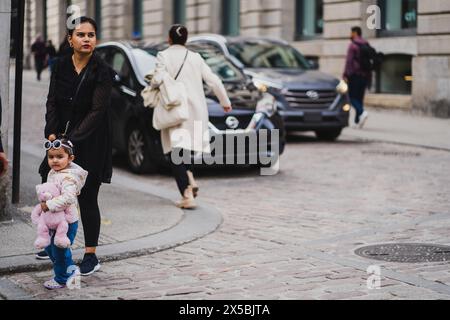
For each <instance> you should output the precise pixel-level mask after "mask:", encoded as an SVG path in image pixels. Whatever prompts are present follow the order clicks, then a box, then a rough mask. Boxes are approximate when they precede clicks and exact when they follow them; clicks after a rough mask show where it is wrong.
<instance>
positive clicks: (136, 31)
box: [132, 0, 142, 39]
mask: <svg viewBox="0 0 450 320" xmlns="http://www.w3.org/2000/svg"><path fill="white" fill-rule="evenodd" d="M132 37H133V39H142V0H133V34H132Z"/></svg>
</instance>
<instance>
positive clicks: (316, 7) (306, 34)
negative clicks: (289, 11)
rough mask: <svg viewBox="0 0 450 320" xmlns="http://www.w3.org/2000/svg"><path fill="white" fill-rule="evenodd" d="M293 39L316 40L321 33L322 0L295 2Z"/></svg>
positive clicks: (299, 0)
mask: <svg viewBox="0 0 450 320" xmlns="http://www.w3.org/2000/svg"><path fill="white" fill-rule="evenodd" d="M295 11H296V13H295V15H296V17H295V21H296V22H295V38H296V39H298V40H301V39H308V38H316V37H318V36H320V35H321V34H322V33H323V0H296V8H295Z"/></svg>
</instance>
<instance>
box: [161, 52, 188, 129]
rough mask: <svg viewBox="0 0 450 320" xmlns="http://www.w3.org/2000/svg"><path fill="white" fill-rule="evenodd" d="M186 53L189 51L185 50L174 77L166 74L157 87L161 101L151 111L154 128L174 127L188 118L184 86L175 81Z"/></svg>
mask: <svg viewBox="0 0 450 320" xmlns="http://www.w3.org/2000/svg"><path fill="white" fill-rule="evenodd" d="M188 53H189V51H187V52H186V56H185V57H184V61H183V64H182V65H181V68H180V70H179V71H178V73H177V75H176V77H175V79H173V78H172V77H171V76H170V75H169V74H166V75H165V76H164V79H163V82H162V84H161V86H160V87H159V91H160V92H159V93H160V99H161V103H158V105H157V106H156V107H155V109H154V111H153V127H154V128H155V129H156V130H164V129H168V128H172V127H176V126H178V125H180V124H181V123H183V122H184V121H186V120H187V119H189V107H188V99H187V91H186V87H185V86H184V84H183V83H181V82H178V81H176V79H177V78H178V76H179V75H180V73H181V70H182V69H183V67H184V64H185V62H186V59H187V56H188Z"/></svg>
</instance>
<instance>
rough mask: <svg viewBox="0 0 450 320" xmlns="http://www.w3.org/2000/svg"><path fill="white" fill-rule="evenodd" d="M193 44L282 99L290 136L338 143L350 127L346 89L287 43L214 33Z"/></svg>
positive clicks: (192, 40) (196, 39) (196, 40)
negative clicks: (220, 57) (216, 54)
mask: <svg viewBox="0 0 450 320" xmlns="http://www.w3.org/2000/svg"><path fill="white" fill-rule="evenodd" d="M189 43H190V44H201V45H209V46H211V47H214V48H216V50H219V51H220V52H222V53H223V54H224V55H225V56H227V57H228V58H230V59H231V60H232V61H233V63H235V65H236V66H238V67H239V68H242V69H243V70H244V71H245V73H246V74H247V75H249V76H250V77H252V78H253V81H254V83H255V85H256V86H258V87H260V88H264V89H266V90H268V91H269V92H270V93H271V94H273V95H274V96H276V98H277V100H278V101H279V102H280V106H279V110H280V114H281V115H282V117H283V119H284V121H285V127H286V130H287V131H314V132H315V133H316V135H317V136H318V137H319V138H320V139H324V140H334V139H336V138H338V137H339V135H340V134H341V132H342V129H343V128H345V127H346V126H348V118H349V111H350V105H349V101H348V97H347V86H346V84H345V83H343V82H342V81H339V80H338V79H336V78H335V77H333V76H331V75H328V74H326V73H322V72H319V71H314V70H311V68H310V65H309V63H308V62H307V60H306V59H305V58H304V57H303V56H302V55H301V53H300V52H299V51H297V50H296V49H295V48H293V47H292V46H290V45H289V44H288V43H287V42H284V41H281V40H274V39H268V38H254V37H224V36H221V35H214V34H208V35H198V36H193V37H192V38H190V40H189Z"/></svg>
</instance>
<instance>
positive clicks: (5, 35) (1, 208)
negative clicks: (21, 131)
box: [0, 0, 11, 221]
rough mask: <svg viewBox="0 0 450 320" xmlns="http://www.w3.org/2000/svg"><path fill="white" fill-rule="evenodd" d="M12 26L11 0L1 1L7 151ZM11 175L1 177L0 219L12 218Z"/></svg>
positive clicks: (0, 75)
mask: <svg viewBox="0 0 450 320" xmlns="http://www.w3.org/2000/svg"><path fill="white" fill-rule="evenodd" d="M10 28H11V0H2V1H0V30H2V32H0V79H2V81H0V94H1V97H2V124H1V129H2V130H1V132H2V137H1V138H2V141H3V146H4V148H5V151H6V152H7V149H8V114H9V94H8V93H9V62H10V58H9V50H10V48H9V45H10ZM9 187H10V183H9V176H8V175H6V176H4V177H2V178H0V221H4V220H10V219H11V217H10V214H9V212H7V210H6V208H7V207H8V206H7V205H8V203H9V201H8V200H9V196H8V195H7V191H8V190H9Z"/></svg>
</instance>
